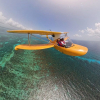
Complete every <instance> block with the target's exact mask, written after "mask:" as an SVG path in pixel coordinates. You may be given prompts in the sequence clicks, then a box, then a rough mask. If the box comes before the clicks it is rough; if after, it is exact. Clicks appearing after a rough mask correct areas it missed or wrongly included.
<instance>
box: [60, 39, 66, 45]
mask: <svg viewBox="0 0 100 100" xmlns="http://www.w3.org/2000/svg"><path fill="white" fill-rule="evenodd" d="M60 41H61V44H62V45H63V47H65V46H66V42H65V41H64V38H62V39H60Z"/></svg>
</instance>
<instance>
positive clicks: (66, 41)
mask: <svg viewBox="0 0 100 100" xmlns="http://www.w3.org/2000/svg"><path fill="white" fill-rule="evenodd" d="M58 41H59V42H58ZM57 44H58V46H61V47H65V48H69V47H72V46H74V44H73V42H72V41H71V39H70V38H69V37H68V36H65V35H63V36H61V37H60V38H58V39H57Z"/></svg>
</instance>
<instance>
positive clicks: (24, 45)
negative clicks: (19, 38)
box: [15, 43, 54, 50]
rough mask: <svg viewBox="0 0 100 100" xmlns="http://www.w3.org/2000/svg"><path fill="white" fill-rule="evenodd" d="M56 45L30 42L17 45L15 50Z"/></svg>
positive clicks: (39, 48)
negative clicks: (32, 43)
mask: <svg viewBox="0 0 100 100" xmlns="http://www.w3.org/2000/svg"><path fill="white" fill-rule="evenodd" d="M52 47H54V43H49V44H37V45H31V44H30V45H29V44H21V45H17V46H16V47H15V50H18V49H24V50H41V49H47V48H52Z"/></svg>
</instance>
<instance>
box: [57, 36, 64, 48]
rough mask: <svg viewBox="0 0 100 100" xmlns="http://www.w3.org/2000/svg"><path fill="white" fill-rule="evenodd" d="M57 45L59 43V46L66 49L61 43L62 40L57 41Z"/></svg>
mask: <svg viewBox="0 0 100 100" xmlns="http://www.w3.org/2000/svg"><path fill="white" fill-rule="evenodd" d="M57 43H58V46H61V47H64V45H63V44H62V43H61V40H60V38H58V39H57Z"/></svg>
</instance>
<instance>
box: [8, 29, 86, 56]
mask: <svg viewBox="0 0 100 100" xmlns="http://www.w3.org/2000/svg"><path fill="white" fill-rule="evenodd" d="M7 32H10V33H24V34H28V44H21V45H17V46H16V47H15V50H19V49H24V50H41V49H47V48H52V47H54V48H55V49H57V50H58V51H60V52H62V53H64V54H66V55H70V56H82V55H85V54H86V53H87V52H88V48H87V47H85V46H81V45H78V44H74V43H73V42H72V41H71V40H70V38H69V37H68V36H67V32H54V31H43V30H8V31H7ZM32 34H39V35H45V36H46V37H47V39H48V40H49V43H48V44H36V45H32V44H30V39H29V35H32ZM49 35H51V36H52V38H53V40H51V39H50V38H49ZM61 37H62V38H63V39H64V41H65V43H66V47H62V46H59V45H58V43H57V40H58V39H60V38H61Z"/></svg>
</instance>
